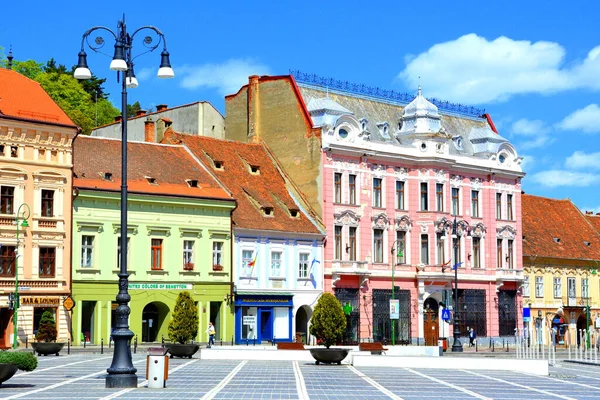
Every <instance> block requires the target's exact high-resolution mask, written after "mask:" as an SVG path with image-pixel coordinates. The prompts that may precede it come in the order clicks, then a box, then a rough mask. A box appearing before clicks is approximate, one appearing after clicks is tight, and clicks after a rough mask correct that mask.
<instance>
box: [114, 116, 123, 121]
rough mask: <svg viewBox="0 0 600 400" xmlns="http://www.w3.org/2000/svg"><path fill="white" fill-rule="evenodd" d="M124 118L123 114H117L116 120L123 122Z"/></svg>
mask: <svg viewBox="0 0 600 400" xmlns="http://www.w3.org/2000/svg"><path fill="white" fill-rule="evenodd" d="M122 120H123V118H122V116H121V115H117V116H116V117H115V122H121V121H122Z"/></svg>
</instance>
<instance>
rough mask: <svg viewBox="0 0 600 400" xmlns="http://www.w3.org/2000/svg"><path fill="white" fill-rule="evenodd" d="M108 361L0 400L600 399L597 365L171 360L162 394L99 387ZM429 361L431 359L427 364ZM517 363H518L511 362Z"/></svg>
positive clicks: (40, 375) (25, 378) (18, 387)
mask: <svg viewBox="0 0 600 400" xmlns="http://www.w3.org/2000/svg"><path fill="white" fill-rule="evenodd" d="M111 359H112V357H111V355H92V354H73V355H69V356H60V357H40V358H39V365H38V368H37V369H36V370H35V371H32V372H27V373H23V372H19V373H17V374H16V375H15V376H14V377H13V378H11V379H10V380H8V381H7V382H5V383H4V384H3V385H2V386H0V398H2V399H26V400H37V399H44V400H47V399H105V400H109V399H178V400H184V399H328V400H329V399H340V400H341V399H344V400H345V399H390V398H391V399H406V400H409V399H461V400H464V399H469V398H475V399H506V400H508V399H527V400H534V399H557V398H558V399H600V367H598V366H589V365H576V364H568V363H563V362H560V361H559V362H558V364H557V365H556V366H554V367H551V368H550V376H548V377H540V376H534V375H526V374H517V373H511V372H498V371H477V372H474V371H464V370H452V371H449V370H435V369H422V370H417V369H410V368H381V367H369V368H354V367H352V366H350V365H340V366H338V365H319V366H317V365H314V364H312V363H306V362H299V361H237V360H200V359H191V360H188V359H172V360H170V363H169V368H170V373H169V380H168V381H167V388H166V389H148V388H147V387H146V384H147V382H145V381H144V373H145V357H144V356H143V355H140V354H137V355H134V365H135V366H136V367H137V368H138V376H139V378H140V380H139V387H138V388H136V389H105V388H104V382H105V380H104V377H105V374H106V368H107V367H108V366H109V365H110V362H111ZM432 362H435V359H432ZM515 362H518V361H517V360H515Z"/></svg>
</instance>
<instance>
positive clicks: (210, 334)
mask: <svg viewBox="0 0 600 400" xmlns="http://www.w3.org/2000/svg"><path fill="white" fill-rule="evenodd" d="M206 333H208V346H206V347H207V348H209V349H210V347H211V346H212V345H214V344H215V334H216V333H217V332H216V331H215V326H214V325H213V323H212V322H209V323H208V329H207V330H206Z"/></svg>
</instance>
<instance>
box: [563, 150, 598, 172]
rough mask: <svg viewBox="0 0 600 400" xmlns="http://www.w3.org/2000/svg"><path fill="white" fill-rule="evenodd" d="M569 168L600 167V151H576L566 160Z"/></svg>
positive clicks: (566, 165)
mask: <svg viewBox="0 0 600 400" xmlns="http://www.w3.org/2000/svg"><path fill="white" fill-rule="evenodd" d="M565 167H567V168H569V169H600V152H597V153H589V154H586V153H584V152H583V151H576V152H574V153H573V154H572V155H570V156H569V157H567V159H566V160H565Z"/></svg>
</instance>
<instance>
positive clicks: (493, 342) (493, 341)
mask: <svg viewBox="0 0 600 400" xmlns="http://www.w3.org/2000/svg"><path fill="white" fill-rule="evenodd" d="M494 344H496V341H495V340H492V353H493V352H494Z"/></svg>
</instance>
